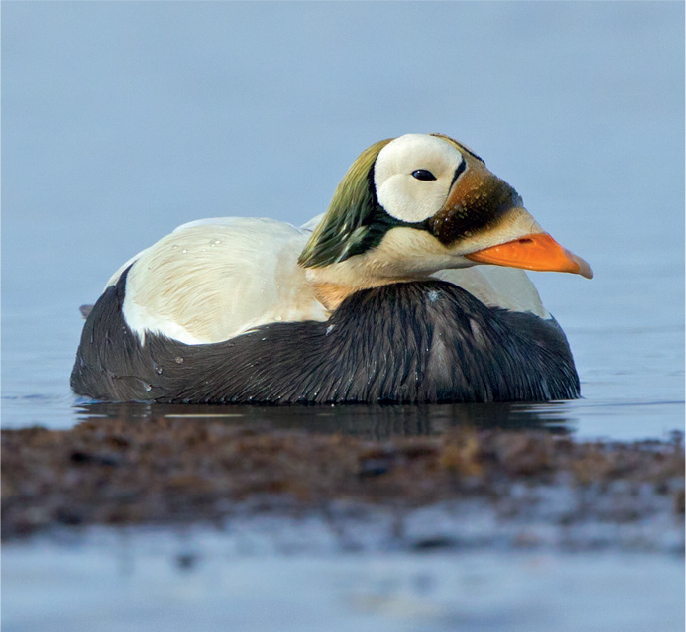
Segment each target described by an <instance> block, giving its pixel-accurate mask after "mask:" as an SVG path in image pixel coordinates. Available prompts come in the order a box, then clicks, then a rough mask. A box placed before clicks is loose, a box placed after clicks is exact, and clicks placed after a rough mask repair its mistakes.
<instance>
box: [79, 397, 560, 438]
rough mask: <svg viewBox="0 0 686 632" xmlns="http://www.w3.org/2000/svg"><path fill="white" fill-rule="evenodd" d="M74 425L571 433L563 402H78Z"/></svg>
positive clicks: (371, 433) (372, 433) (378, 433)
mask: <svg viewBox="0 0 686 632" xmlns="http://www.w3.org/2000/svg"><path fill="white" fill-rule="evenodd" d="M76 410H77V417H78V420H79V422H84V421H97V419H101V418H108V419H116V418H119V419H124V420H129V421H131V422H136V423H140V422H144V421H145V420H153V419H159V418H169V419H188V420H194V419H195V420H201V419H216V420H222V421H225V422H226V423H227V424H237V425H241V426H244V425H250V426H252V427H254V428H256V429H258V430H260V431H269V430H284V429H298V430H306V431H309V432H316V433H322V434H333V433H342V434H348V435H353V436H358V437H363V438H369V439H385V438H389V437H392V436H415V435H435V434H440V433H442V432H444V431H446V430H448V429H449V428H452V427H455V426H460V425H470V426H475V427H478V428H501V429H510V430H513V429H524V428H529V429H546V430H548V431H550V432H556V433H568V432H570V431H571V430H572V425H573V421H572V417H571V411H570V410H569V406H568V405H567V402H564V401H560V402H540V403H522V402H499V403H490V404H426V405H410V404H408V405H376V406H369V405H362V404H360V405H345V406H305V405H303V406H239V405H232V406H220V405H208V404H206V405H193V404H184V405H180V404H149V403H131V402H124V403H111V402H95V403H94V402H84V403H79V404H77V405H76Z"/></svg>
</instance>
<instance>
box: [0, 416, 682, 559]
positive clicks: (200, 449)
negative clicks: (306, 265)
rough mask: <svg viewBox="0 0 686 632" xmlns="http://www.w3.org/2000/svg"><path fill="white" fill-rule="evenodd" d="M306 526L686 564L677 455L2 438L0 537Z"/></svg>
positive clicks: (518, 441)
mask: <svg viewBox="0 0 686 632" xmlns="http://www.w3.org/2000/svg"><path fill="white" fill-rule="evenodd" d="M275 518H276V519H278V520H281V521H282V524H283V525H284V526H285V524H286V523H292V521H296V522H299V523H301V522H302V521H303V520H311V519H314V520H315V521H316V522H318V523H321V524H322V526H326V528H327V529H328V530H329V531H330V532H331V533H332V534H334V536H335V537H336V538H337V539H338V541H339V544H343V545H345V546H349V547H352V548H366V545H365V544H364V543H365V541H366V540H369V538H377V542H376V545H375V547H377V546H388V545H392V546H400V547H403V548H410V549H412V550H427V549H436V548H441V547H454V546H482V545H483V546H493V545H495V544H502V545H505V546H508V547H510V546H511V547H527V548H531V547H540V546H554V547H562V548H567V549H575V548H582V549H588V548H619V549H622V550H625V549H638V550H662V551H671V552H682V551H683V533H684V530H683V518H684V446H683V438H682V436H681V435H680V434H676V433H675V434H674V435H673V436H672V438H671V440H670V441H664V442H661V441H645V442H636V443H607V442H579V441H575V440H574V439H573V438H572V437H570V436H569V435H564V434H553V433H551V432H548V431H545V430H530V429H527V430H502V429H492V428H487V429H478V428H475V427H471V426H464V427H463V426H460V427H454V428H450V429H448V430H446V431H444V432H441V433H439V434H436V435H432V436H395V437H390V438H383V439H378V440H373V439H368V438H360V437H355V436H348V435H343V434H336V433H333V434H317V433H313V432H307V431H304V430H301V429H293V430H283V429H276V430H275V429H273V428H270V427H269V426H268V425H263V426H260V424H240V423H238V424H236V423H227V421H226V420H222V419H216V418H214V419H213V418H204V419H203V418H194V419H184V418H176V417H167V416H159V417H151V418H149V419H145V420H130V419H124V418H114V419H101V420H91V421H87V422H85V423H81V424H79V425H77V426H76V427H74V428H73V429H71V430H62V431H55V430H48V429H45V428H41V427H34V428H27V429H20V430H3V432H2V537H3V540H5V541H7V540H12V539H17V538H21V537H23V536H27V535H30V534H34V533H37V532H42V531H50V530H54V529H55V528H57V529H58V530H63V529H65V528H66V529H69V530H78V529H79V528H82V527H88V526H93V525H111V526H120V525H155V526H160V525H162V526H176V525H192V524H196V525H203V524H204V525H208V524H210V525H216V526H222V527H225V526H226V525H227V524H235V525H238V524H242V525H243V526H244V527H246V528H248V529H249V530H252V529H257V530H259V528H260V527H259V525H260V524H263V521H264V520H268V521H269V522H270V523H271V521H273V520H274V519H275Z"/></svg>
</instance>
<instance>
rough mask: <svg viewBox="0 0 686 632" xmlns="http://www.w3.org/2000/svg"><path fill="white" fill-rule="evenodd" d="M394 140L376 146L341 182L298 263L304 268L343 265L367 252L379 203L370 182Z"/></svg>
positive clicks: (354, 165)
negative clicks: (365, 249)
mask: <svg viewBox="0 0 686 632" xmlns="http://www.w3.org/2000/svg"><path fill="white" fill-rule="evenodd" d="M392 140H393V139H392V138H388V139H386V140H382V141H379V142H378V143H375V144H374V145H372V146H371V147H369V148H368V149H365V150H364V151H363V152H362V154H360V156H359V157H358V158H357V160H355V162H354V163H353V164H352V166H351V167H350V169H348V172H347V173H346V174H345V176H344V177H343V179H342V180H341V181H340V183H339V184H338V186H337V187H336V190H335V191H334V194H333V198H332V199H331V203H330V204H329V208H328V209H327V211H326V213H325V214H324V217H323V218H322V220H321V222H319V225H318V226H317V228H316V229H315V230H314V232H313V233H312V235H311V236H310V239H309V240H308V242H307V244H306V245H305V248H304V249H303V251H302V253H301V254H300V257H299V259H298V264H299V265H301V266H302V267H304V268H323V267H324V266H328V265H331V264H333V263H340V262H342V261H345V260H346V259H349V258H350V257H352V256H353V255H356V254H359V253H360V252H362V251H363V250H364V248H363V247H362V244H363V242H365V241H367V240H368V237H369V232H370V225H369V224H370V221H371V217H372V215H374V213H375V211H376V207H377V205H378V202H377V200H376V191H375V189H374V182H373V180H372V178H371V176H372V171H373V168H374V163H375V162H376V158H377V156H378V155H379V152H380V151H381V149H383V147H385V146H386V145H387V144H388V143H390V142H391V141H392Z"/></svg>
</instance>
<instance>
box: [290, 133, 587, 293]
mask: <svg viewBox="0 0 686 632" xmlns="http://www.w3.org/2000/svg"><path fill="white" fill-rule="evenodd" d="M298 262H299V264H300V265H301V266H302V267H303V268H305V269H306V270H307V274H308V278H310V280H311V281H313V282H314V283H317V284H334V285H338V286H347V287H350V288H360V287H372V286H375V285H382V284H385V283H392V282H395V281H399V280H412V279H420V278H426V277H427V276H428V275H430V274H432V273H434V272H437V271H438V270H443V269H449V268H465V267H470V266H473V265H476V264H492V265H499V266H508V267H513V268H524V269H527V270H540V271H554V272H570V273H573V274H580V275H582V276H584V277H586V278H591V277H592V276H593V273H592V272H591V268H590V266H589V265H588V264H587V263H586V262H585V261H584V260H583V259H581V258H580V257H578V256H576V255H575V254H573V253H571V252H569V251H568V250H566V249H565V248H563V247H562V246H560V245H559V244H558V243H557V242H556V241H555V240H554V239H553V238H552V237H551V236H550V235H549V234H548V233H546V232H545V231H544V230H543V229H542V228H541V227H540V226H539V225H538V223H537V222H536V220H535V219H534V218H533V217H532V216H531V215H530V214H529V212H528V211H527V210H526V209H525V208H524V207H523V206H522V199H521V197H520V196H519V195H518V194H517V192H516V191H515V190H514V188H512V187H511V186H510V185H509V184H507V182H504V181H503V180H500V179H499V178H497V177H496V176H494V175H493V174H492V173H491V172H490V171H488V169H486V166H485V164H484V162H483V160H482V159H481V158H479V156H477V155H476V154H475V153H474V152H473V151H471V150H470V149H469V148H467V147H466V146H465V145H462V144H461V143H459V142H457V141H455V140H453V139H452V138H449V137H447V136H443V135H441V134H407V135H405V136H400V137H398V138H395V139H389V140H383V141H380V142H378V143H376V144H374V145H372V146H371V147H369V148H368V149H366V150H365V151H364V152H363V153H362V154H361V155H360V156H359V157H358V158H357V160H355V162H354V163H353V165H352V166H351V167H350V169H349V170H348V173H347V174H346V175H345V177H344V178H343V180H342V181H341V182H340V184H339V185H338V187H337V188H336V191H335V193H334V195H333V199H332V200H331V204H330V205H329V208H328V210H327V212H326V213H325V214H324V217H323V218H322V220H321V222H320V223H319V224H318V226H317V228H316V229H315V230H314V232H313V233H312V235H311V237H310V239H309V241H308V242H307V245H306V246H305V248H304V250H303V252H302V253H301V255H300V258H299V261H298Z"/></svg>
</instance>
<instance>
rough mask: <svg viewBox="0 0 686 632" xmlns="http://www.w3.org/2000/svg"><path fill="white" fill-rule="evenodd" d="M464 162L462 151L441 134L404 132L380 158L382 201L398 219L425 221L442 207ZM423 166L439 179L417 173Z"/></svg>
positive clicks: (378, 180) (376, 171)
mask: <svg viewBox="0 0 686 632" xmlns="http://www.w3.org/2000/svg"><path fill="white" fill-rule="evenodd" d="M463 162H464V158H463V157H462V154H461V153H460V152H459V151H458V150H457V149H456V148H455V147H453V146H452V145H450V144H449V143H447V142H446V141H444V140H442V139H440V138H437V137H435V136H429V135H428V134H406V135H405V136H400V137H399V138H396V139H395V140H393V141H391V142H390V143H388V145H386V146H385V147H384V148H383V149H382V150H381V151H380V152H379V156H378V158H377V159H376V166H375V169H374V183H375V185H376V195H377V199H378V200H379V204H381V206H382V207H383V208H384V210H385V211H386V212H387V213H388V214H389V215H391V216H392V217H395V218H396V219H399V220H402V221H405V222H421V221H423V220H425V219H427V218H428V217H431V216H432V215H435V214H436V213H437V212H438V211H440V210H441V208H442V207H443V205H444V204H445V201H446V200H447V199H448V194H449V193H450V187H451V185H452V183H453V178H454V177H455V173H456V171H457V169H458V167H460V165H461V164H462V163H463ZM465 166H466V165H465ZM420 170H421V171H428V172H429V173H430V174H431V175H432V176H433V177H434V178H436V179H435V180H418V179H416V178H415V177H413V175H412V174H413V173H414V172H415V171H420Z"/></svg>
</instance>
